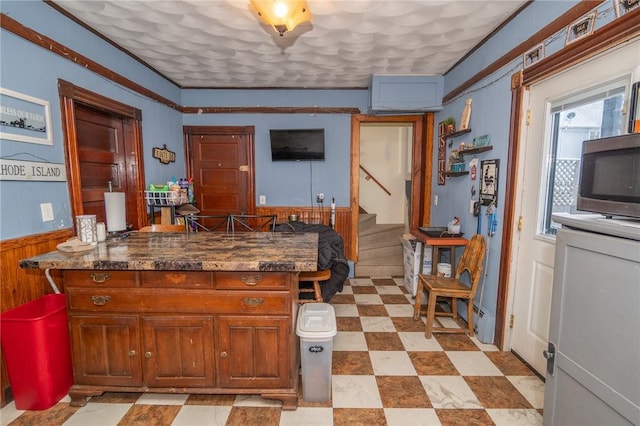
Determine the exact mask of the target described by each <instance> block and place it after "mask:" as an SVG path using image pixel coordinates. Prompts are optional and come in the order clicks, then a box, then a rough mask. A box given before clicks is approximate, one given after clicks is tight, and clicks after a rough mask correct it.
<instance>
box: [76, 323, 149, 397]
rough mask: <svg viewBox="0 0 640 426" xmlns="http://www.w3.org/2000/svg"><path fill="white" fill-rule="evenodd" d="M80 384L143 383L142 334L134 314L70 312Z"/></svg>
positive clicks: (131, 384) (121, 384) (130, 384)
mask: <svg viewBox="0 0 640 426" xmlns="http://www.w3.org/2000/svg"><path fill="white" fill-rule="evenodd" d="M69 324H70V330H71V342H72V343H71V358H72V360H73V378H74V382H75V384H77V385H113V386H141V385H142V365H141V363H140V358H139V356H140V336H139V333H138V332H139V328H138V318H137V317H136V316H134V315H113V316H109V317H103V316H97V315H77V314H75V313H71V314H70V315H69Z"/></svg>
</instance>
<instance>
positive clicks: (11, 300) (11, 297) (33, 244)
mask: <svg viewBox="0 0 640 426" xmlns="http://www.w3.org/2000/svg"><path fill="white" fill-rule="evenodd" d="M72 236H73V229H71V228H69V229H63V230H60V231H53V232H47V233H45V234H37V235H29V236H26V237H21V238H15V239H11V240H4V241H1V242H0V284H1V285H0V311H1V312H4V311H6V310H9V309H11V308H14V307H16V306H20V305H22V304H24V303H27V302H30V301H32V300H35V299H37V298H38V297H40V296H44V295H45V294H50V293H53V290H52V288H51V286H50V285H49V282H48V281H47V279H46V277H45V276H44V271H43V270H40V269H21V268H20V267H19V266H18V262H20V260H21V259H25V258H27V257H32V256H36V255H38V254H42V253H46V252H49V251H53V250H55V249H56V245H58V244H60V243H61V242H64V241H66V240H68V239H69V238H71V237H72ZM51 276H52V277H53V279H54V281H55V283H56V284H57V285H59V286H58V287H59V288H60V290H61V291H62V289H63V286H62V285H61V284H62V283H61V281H62V274H60V272H59V271H51ZM0 370H1V374H0V390H1V392H0V406H2V407H4V406H5V405H6V403H7V400H6V396H7V391H8V388H9V377H8V376H7V370H6V367H5V365H4V359H1V360H0Z"/></svg>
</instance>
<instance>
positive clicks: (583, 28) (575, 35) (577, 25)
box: [565, 12, 596, 46]
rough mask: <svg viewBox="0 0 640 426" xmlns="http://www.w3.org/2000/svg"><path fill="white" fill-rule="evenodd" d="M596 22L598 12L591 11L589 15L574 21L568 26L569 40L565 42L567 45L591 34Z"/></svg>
mask: <svg viewBox="0 0 640 426" xmlns="http://www.w3.org/2000/svg"><path fill="white" fill-rule="evenodd" d="M595 23H596V12H593V13H590V14H589V15H587V16H583V17H582V18H580V19H578V20H576V21H573V23H572V24H571V25H569V26H568V27H567V40H566V42H565V46H566V45H567V44H570V43H573V42H574V41H576V40H580V39H581V38H584V37H586V36H588V35H591V33H593V29H594V27H595Z"/></svg>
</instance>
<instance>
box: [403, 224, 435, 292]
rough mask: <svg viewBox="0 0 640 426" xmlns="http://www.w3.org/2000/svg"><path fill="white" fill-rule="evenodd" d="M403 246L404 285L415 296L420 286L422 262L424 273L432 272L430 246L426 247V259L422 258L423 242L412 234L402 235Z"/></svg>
mask: <svg viewBox="0 0 640 426" xmlns="http://www.w3.org/2000/svg"><path fill="white" fill-rule="evenodd" d="M402 247H403V255H404V286H405V287H406V288H407V291H409V293H411V296H413V297H415V295H416V292H417V288H418V274H420V264H421V262H422V273H423V274H430V273H431V263H432V261H431V254H432V249H431V247H429V246H426V247H425V248H424V259H423V258H422V243H421V242H420V241H418V240H416V239H415V238H414V237H413V236H412V235H410V234H405V235H403V236H402Z"/></svg>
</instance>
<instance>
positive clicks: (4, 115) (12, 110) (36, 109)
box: [0, 87, 53, 145]
mask: <svg viewBox="0 0 640 426" xmlns="http://www.w3.org/2000/svg"><path fill="white" fill-rule="evenodd" d="M0 105H2V108H1V109H0V139H9V140H14V141H19V142H28V143H38V144H42V145H53V138H52V137H51V112H50V109H49V102H47V101H44V100H42V99H38V98H34V97H33V96H27V95H23V94H22V93H18V92H14V91H13V90H9V89H4V88H1V87H0Z"/></svg>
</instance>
